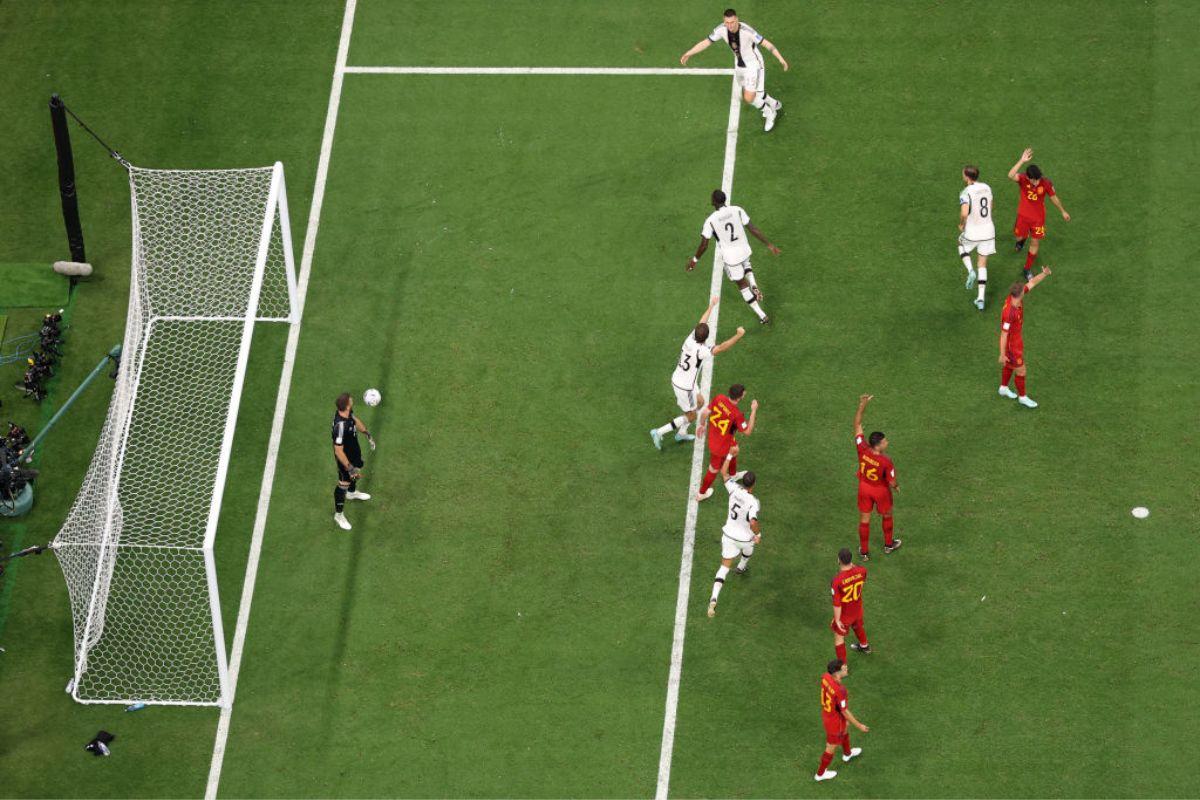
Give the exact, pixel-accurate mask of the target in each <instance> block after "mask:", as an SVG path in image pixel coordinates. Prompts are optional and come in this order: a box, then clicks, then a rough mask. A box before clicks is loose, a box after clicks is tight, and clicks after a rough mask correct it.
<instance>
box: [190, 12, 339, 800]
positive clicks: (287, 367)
mask: <svg viewBox="0 0 1200 800" xmlns="http://www.w3.org/2000/svg"><path fill="white" fill-rule="evenodd" d="M356 3H357V0H346V10H345V13H344V14H343V16H342V34H341V38H340V39H339V41H338V51H337V60H336V62H335V65H334V69H333V84H332V86H331V88H330V90H329V108H328V110H327V112H326V114H325V132H324V134H323V135H322V137H321V154H320V157H319V159H318V161H317V177H316V184H315V186H314V187H313V197H312V206H311V207H310V208H309V214H308V226H307V228H306V229H305V232H304V252H303V253H302V254H301V256H300V275H299V277H298V279H297V282H296V283H297V285H296V309H295V313H296V318H295V322H293V323H292V324H291V325H290V326H289V328H288V339H287V347H286V350H285V351H284V356H283V371H282V372H281V373H280V375H279V391H278V394H277V395H276V398H275V415H274V417H273V418H272V420H271V437H270V440H269V441H268V443H267V460H266V464H265V465H264V466H263V479H262V487H261V489H260V490H259V494H258V510H257V512H256V513H255V516H254V534H253V537H252V539H251V541H250V556H249V559H248V560H247V562H246V579H245V582H244V583H243V585H242V599H241V604H240V605H239V606H238V618H237V628H236V630H235V631H234V634H233V648H232V649H231V650H230V656H229V696H228V697H227V698H226V700H225V703H224V704H223V705H222V706H221V717H220V719H219V720H218V722H217V735H216V739H215V741H214V742H213V754H212V763H211V764H210V766H209V771H208V784H207V785H206V787H205V789H204V797H205V800H215V798H216V796H217V788H218V786H219V785H220V782H221V767H222V765H223V764H224V763H225V744H226V742H227V741H228V739H229V722H230V718H231V716H232V715H233V698H234V695H235V693H236V692H237V681H238V673H239V672H240V670H241V665H242V649H243V646H244V644H245V642H246V627H247V625H248V624H249V622H250V603H251V601H252V600H253V599H254V583H255V580H256V578H257V575H258V562H259V556H260V555H261V554H262V543H263V532H264V531H265V529H266V527H267V513H268V511H269V509H270V505H271V489H272V487H273V486H274V485H275V466H276V464H277V463H278V460H279V441H280V439H281V438H282V436H283V422H284V416H285V415H286V413H287V404H288V396H289V395H290V393H291V387H292V370H293V368H294V367H295V365H296V347H297V345H298V344H299V342H300V323H301V321H302V318H303V315H304V298H305V295H306V294H307V293H308V279H309V275H310V274H311V272H312V261H313V250H314V249H315V248H316V244H317V229H318V228H319V227H320V223H321V206H322V205H323V204H324V202H325V180H326V178H327V177H328V176H329V156H330V153H331V152H332V151H333V131H334V128H335V127H336V126H337V116H338V107H339V106H340V105H341V101H342V80H343V69H344V67H345V66H346V57H347V55H348V54H349V52H350V32H351V29H352V28H353V27H354V9H355V5H356Z"/></svg>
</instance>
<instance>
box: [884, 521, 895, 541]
mask: <svg viewBox="0 0 1200 800" xmlns="http://www.w3.org/2000/svg"><path fill="white" fill-rule="evenodd" d="M894 539H895V537H894V536H892V518H891V517H884V518H883V546H884V547H891V546H892V541H893V540H894Z"/></svg>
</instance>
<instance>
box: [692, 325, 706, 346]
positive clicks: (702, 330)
mask: <svg viewBox="0 0 1200 800" xmlns="http://www.w3.org/2000/svg"><path fill="white" fill-rule="evenodd" d="M692 336H694V337H695V339H696V341H697V342H707V341H708V323H707V322H701V323H700V324H699V325H697V326H696V330H694V331H692Z"/></svg>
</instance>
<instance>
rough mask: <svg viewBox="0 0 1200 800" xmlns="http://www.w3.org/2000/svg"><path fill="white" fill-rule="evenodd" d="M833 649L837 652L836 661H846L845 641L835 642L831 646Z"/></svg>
mask: <svg viewBox="0 0 1200 800" xmlns="http://www.w3.org/2000/svg"><path fill="white" fill-rule="evenodd" d="M833 651H834V652H835V653H837V657H838V661H841V662H842V663H843V664H844V663H846V643H845V642H842V643H841V644H835V645H834V646H833Z"/></svg>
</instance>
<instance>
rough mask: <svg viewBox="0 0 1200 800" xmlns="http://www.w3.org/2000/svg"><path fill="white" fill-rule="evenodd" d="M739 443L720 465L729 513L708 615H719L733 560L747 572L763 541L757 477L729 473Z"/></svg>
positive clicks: (722, 531) (740, 571)
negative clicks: (727, 493)
mask: <svg viewBox="0 0 1200 800" xmlns="http://www.w3.org/2000/svg"><path fill="white" fill-rule="evenodd" d="M737 451H738V446H737V445H736V444H735V445H734V446H733V447H731V448H729V455H727V456H725V463H723V464H722V465H721V480H723V481H725V491H727V492H729V513H728V514H727V515H726V517H725V527H723V528H721V566H720V567H719V568H718V569H717V577H716V578H715V579H714V580H713V588H712V598H711V599H710V600H709V601H708V616H710V617H715V616H716V615H717V597H718V596H719V595H720V594H721V588H722V587H724V586H725V576H726V575H728V574H729V568H730V567H732V566H733V560H734V559H735V558H737V557H738V556H741V559H740V560H739V561H738V565H737V571H738V574H739V575H745V574H746V569H747V568H748V567H749V566H750V556H752V555H754V545H756V544H758V543H759V542H761V541H762V529H761V528H760V527H759V526H758V512H759V511H760V510H761V508H762V505H761V504H760V503H759V502H758V498H757V497H755V496H754V483H755V476H754V473H753V472H739V473H738V474H736V475H730V474H729V462H730V461H731V460H733V459H734V458H737Z"/></svg>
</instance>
